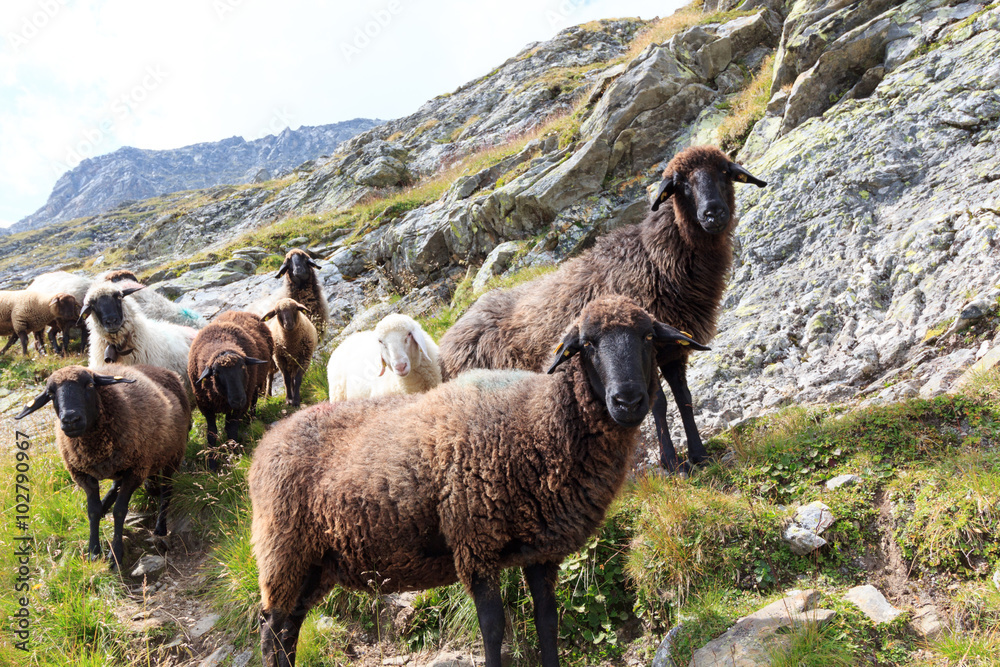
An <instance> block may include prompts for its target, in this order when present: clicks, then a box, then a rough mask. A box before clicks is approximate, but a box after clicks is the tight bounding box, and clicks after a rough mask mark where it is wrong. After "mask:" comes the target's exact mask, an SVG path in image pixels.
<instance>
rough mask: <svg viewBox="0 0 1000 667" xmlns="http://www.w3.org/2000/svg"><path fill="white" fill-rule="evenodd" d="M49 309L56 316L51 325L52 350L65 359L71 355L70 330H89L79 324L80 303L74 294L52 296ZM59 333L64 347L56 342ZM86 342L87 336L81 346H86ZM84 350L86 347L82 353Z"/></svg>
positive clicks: (82, 349)
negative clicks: (78, 328)
mask: <svg viewBox="0 0 1000 667" xmlns="http://www.w3.org/2000/svg"><path fill="white" fill-rule="evenodd" d="M49 307H50V308H51V309H52V312H53V314H54V315H55V319H54V320H53V321H52V322H51V323H50V324H49V327H50V329H49V339H50V340H51V341H52V349H53V351H55V352H58V353H59V354H61V355H62V356H64V357H65V356H66V355H67V354H68V353H69V344H70V341H71V338H70V330H71V329H73V328H74V327H80V329H81V330H82V331H86V330H87V327H86V325H82V324H80V323H79V322H80V302H79V301H77V300H76V297H74V296H73V295H72V294H68V293H66V292H61V293H59V294H55V295H53V296H52V298H51V299H50V300H49ZM57 333H61V334H62V345H60V344H59V343H58V342H57V341H56V334H57ZM86 342H87V336H82V337H81V339H80V343H81V345H82V346H85V345H86ZM84 349H85V347H81V348H80V351H81V352H83V351H84Z"/></svg>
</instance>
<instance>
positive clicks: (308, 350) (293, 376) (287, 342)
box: [262, 299, 317, 405]
mask: <svg viewBox="0 0 1000 667" xmlns="http://www.w3.org/2000/svg"><path fill="white" fill-rule="evenodd" d="M308 312H309V310H308V309H307V308H306V307H305V306H303V305H302V304H301V303H299V302H298V301H295V300H294V299H279V300H278V302H277V303H275V304H274V308H272V309H271V310H269V311H268V312H267V313H265V314H264V317H263V318H262V319H263V320H264V321H265V322H267V327H268V329H270V330H271V338H273V339H274V366H275V368H277V370H279V371H281V378H282V379H283V380H284V382H285V401H286V402H288V403H291V404H292V405H299V404H300V403H301V402H302V377H303V376H304V375H305V373H306V370H308V369H309V364H310V363H312V355H313V352H315V351H316V342H317V334H316V327H315V326H314V325H313V323H312V322H310V321H309V318H308V317H306V316H305V315H303V313H308ZM273 375H274V369H272V370H271V373H269V374H268V382H267V391H266V393H267V395H268V396H270V394H271V378H272V377H273Z"/></svg>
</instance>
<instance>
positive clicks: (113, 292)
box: [80, 282, 146, 334]
mask: <svg viewBox="0 0 1000 667" xmlns="http://www.w3.org/2000/svg"><path fill="white" fill-rule="evenodd" d="M145 287H146V286H145V285H140V284H139V283H132V282H127V283H109V282H105V283H101V284H99V285H95V286H94V287H92V288H91V289H90V291H89V292H87V296H86V298H85V299H84V300H83V311H82V312H81V313H80V320H81V321H82V320H85V319H87V317H89V316H90V315H93V316H94V317H95V318H97V321H98V322H99V323H100V324H101V326H102V327H104V330H105V331H107V332H108V333H109V334H116V333H118V330H119V329H121V328H122V325H123V324H125V306H124V305H123V301H124V299H125V297H127V296H128V295H130V294H134V293H135V292H138V291H139V290H141V289H145Z"/></svg>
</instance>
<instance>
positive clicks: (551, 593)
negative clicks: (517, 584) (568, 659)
mask: <svg viewBox="0 0 1000 667" xmlns="http://www.w3.org/2000/svg"><path fill="white" fill-rule="evenodd" d="M558 577H559V564H558V563H537V564H535V565H528V566H527V567H525V568H524V578H525V579H527V581H528V590H530V591H531V600H532V602H534V604H535V629H536V630H537V631H538V649H539V651H540V652H541V657H542V667H559V649H558V645H557V638H558V637H559V610H558V609H557V608H556V580H557V579H558Z"/></svg>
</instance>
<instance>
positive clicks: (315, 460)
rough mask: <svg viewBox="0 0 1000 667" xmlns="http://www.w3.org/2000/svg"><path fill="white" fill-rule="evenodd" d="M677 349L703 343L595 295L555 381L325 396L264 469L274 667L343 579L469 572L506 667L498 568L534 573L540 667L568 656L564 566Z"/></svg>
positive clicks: (385, 587) (527, 377)
mask: <svg viewBox="0 0 1000 667" xmlns="http://www.w3.org/2000/svg"><path fill="white" fill-rule="evenodd" d="M557 340H558V339H557ZM676 343H686V344H689V345H693V346H695V347H699V348H700V347H701V346H699V345H698V344H697V343H695V342H694V341H693V340H692V339H690V338H689V337H687V336H684V335H683V334H681V333H680V332H678V331H677V330H676V329H673V328H672V327H669V326H667V325H664V324H661V323H659V322H656V321H654V320H653V319H652V318H651V317H650V316H649V315H648V314H647V313H645V312H644V311H643V310H642V309H640V308H639V307H638V306H636V305H635V304H634V303H633V302H631V301H629V300H628V299H625V298H623V297H618V296H616V297H611V298H604V299H598V300H596V301H594V302H593V303H591V304H588V306H587V307H586V308H585V309H584V311H583V313H582V314H581V315H580V317H579V319H578V320H577V321H576V322H575V323H573V325H572V326H570V327H569V329H568V330H567V331H566V334H565V336H563V337H562V342H561V343H560V344H559V346H558V348H557V350H556V353H555V359H554V360H553V363H552V365H551V366H550V368H549V369H548V372H549V374H550V375H541V374H536V373H529V372H526V371H485V370H479V371H473V372H470V373H467V374H464V375H461V376H459V377H458V378H457V379H456V380H455V381H453V382H449V383H447V384H442V385H441V386H439V387H437V388H436V389H434V390H432V391H430V392H428V393H426V394H413V395H407V396H392V397H383V398H378V399H362V400H355V401H345V402H342V403H322V404H319V405H314V406H312V407H310V408H306V409H305V410H302V411H300V412H298V413H296V414H294V415H293V416H291V417H289V418H287V419H284V420H282V421H280V422H279V423H278V424H277V425H275V426H274V427H273V428H272V429H271V430H270V431H269V432H268V433H267V434H266V435H265V436H264V438H263V440H262V441H261V443H260V445H259V446H258V448H257V452H256V454H255V456H254V461H253V464H252V465H251V468H250V475H249V487H250V500H251V502H252V505H253V522H252V527H251V532H252V538H251V543H252V546H253V552H254V556H255V557H256V559H257V565H258V569H259V573H260V574H259V581H260V587H261V597H262V614H261V646H262V650H263V654H264V664H265V665H267V666H268V667H274V666H276V665H294V664H295V648H296V643H297V640H298V632H299V628H300V627H301V624H302V621H303V619H304V617H305V615H306V613H307V612H308V611H309V609H310V608H311V607H312V606H313V605H315V604H316V603H317V602H318V601H319V600H320V599H322V598H323V596H324V595H325V594H326V593H327V592H328V591H329V590H330V589H331V588H332V587H333V586H334V584H340V585H341V586H345V587H348V588H354V589H359V590H365V589H367V590H371V589H373V588H374V589H377V590H378V591H380V592H382V593H388V592H394V591H406V590H419V589H424V588H430V587H434V586H444V585H447V584H450V583H452V582H454V581H456V580H460V581H461V582H462V583H463V584H465V586H466V589H467V590H468V591H469V592H470V593H471V594H472V596H473V599H474V602H475V604H476V609H477V612H478V615H479V622H480V627H481V628H482V632H483V639H484V643H485V647H486V667H499V665H500V644H501V642H502V640H503V633H504V624H505V619H504V612H503V604H502V602H501V599H500V589H499V576H500V572H501V570H503V569H505V568H508V567H522V568H524V574H525V577H526V578H527V580H528V584H529V588H530V590H531V593H532V597H533V599H534V602H535V618H536V621H535V622H536V625H537V626H538V635H539V643H540V645H541V654H542V665H544V666H545V667H555V666H556V665H558V658H557V654H556V635H557V623H558V620H557V610H556V604H555V590H554V589H555V583H556V578H557V573H558V568H559V563H560V561H562V559H563V558H565V557H566V556H567V555H569V554H571V553H573V552H574V551H576V550H578V549H579V548H580V547H582V546H583V544H584V543H585V542H586V540H587V539H588V537H589V536H590V535H591V534H592V533H593V532H594V531H595V530H596V529H597V528H598V527H599V526H600V524H601V521H602V520H603V518H604V513H605V511H606V509H607V507H608V505H609V504H610V503H611V501H612V499H613V498H614V496H615V494H616V493H617V492H618V489H619V488H620V487H621V485H622V483H623V482H624V481H625V477H626V474H627V472H628V468H629V465H628V464H629V462H630V461H631V459H632V456H633V454H634V450H635V448H636V444H637V441H638V435H639V425H640V423H641V422H642V420H643V418H644V417H645V415H646V412H647V411H648V408H649V394H650V392H651V391H652V390H653V389H654V386H655V384H656V382H657V380H656V368H655V366H654V357H655V353H656V348H657V347H660V346H668V345H672V344H676ZM557 370H558V371H559V372H558V373H554V372H555V371H557ZM553 373H554V374H553Z"/></svg>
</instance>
